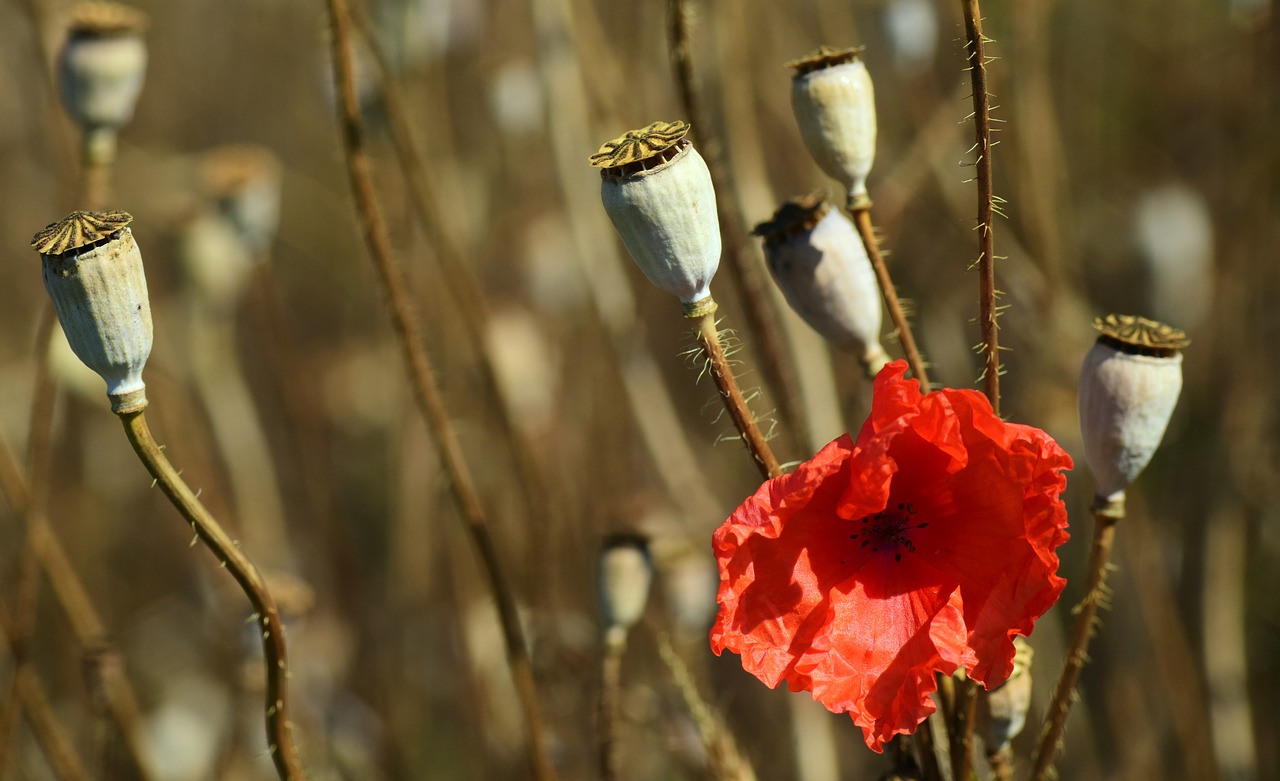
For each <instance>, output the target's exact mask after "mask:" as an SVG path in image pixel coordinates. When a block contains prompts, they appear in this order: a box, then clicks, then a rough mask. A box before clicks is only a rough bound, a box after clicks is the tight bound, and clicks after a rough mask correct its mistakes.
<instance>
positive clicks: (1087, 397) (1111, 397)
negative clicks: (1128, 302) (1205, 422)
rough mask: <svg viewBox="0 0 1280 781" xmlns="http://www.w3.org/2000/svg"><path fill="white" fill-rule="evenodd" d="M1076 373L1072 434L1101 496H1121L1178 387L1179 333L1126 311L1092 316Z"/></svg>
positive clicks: (1153, 443) (1154, 441)
mask: <svg viewBox="0 0 1280 781" xmlns="http://www.w3.org/2000/svg"><path fill="white" fill-rule="evenodd" d="M1094 328H1097V329H1098V330H1099V331H1100V332H1101V335H1100V336H1099V337H1098V341H1097V342H1096V343H1095V344H1094V345H1093V347H1092V348H1091V349H1090V350H1089V353H1088V354H1087V355H1086V356H1085V359H1084V366H1083V368H1081V370H1080V399H1079V402H1080V434H1081V437H1082V439H1083V440H1084V455H1085V460H1086V461H1087V462H1088V463H1089V470H1090V471H1091V472H1093V477H1094V480H1095V481H1096V483H1097V494H1098V496H1099V497H1100V498H1102V499H1107V500H1115V499H1118V498H1122V497H1123V495H1124V491H1125V489H1126V488H1127V487H1128V486H1129V484H1130V483H1132V482H1133V480H1134V479H1135V478H1136V477H1137V476H1138V474H1139V473H1140V472H1142V470H1143V468H1145V467H1146V465H1147V463H1148V462H1149V461H1151V456H1152V455H1153V454H1154V453H1155V451H1156V448H1157V447H1159V445H1160V440H1161V439H1162V438H1163V437H1164V431H1165V427H1167V426H1168V425H1169V418H1170V416H1172V415H1173V408H1174V406H1175V405H1177V403H1178V394H1179V392H1180V391H1181V390H1182V354H1181V353H1180V352H1179V350H1181V349H1182V348H1183V347H1186V346H1187V345H1188V344H1190V342H1189V341H1188V340H1187V337H1186V334H1184V333H1183V332H1182V331H1179V330H1177V329H1174V328H1170V327H1169V326H1167V325H1163V324H1161V323H1157V322H1154V321H1151V320H1147V319H1146V318H1142V317H1133V316H1129V315H1108V316H1107V317H1106V318H1097V319H1096V320H1094Z"/></svg>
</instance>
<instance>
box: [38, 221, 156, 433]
mask: <svg viewBox="0 0 1280 781" xmlns="http://www.w3.org/2000/svg"><path fill="white" fill-rule="evenodd" d="M132 220H133V217H131V216H130V215H128V214H127V213H125V212H72V213H71V214H69V215H67V216H66V217H65V218H63V219H62V220H61V221H60V222H56V223H54V224H52V225H50V226H48V227H47V228H45V229H44V230H42V231H40V232H39V233H37V234H36V236H35V238H33V239H32V240H31V247H32V249H34V250H35V251H36V252H39V253H40V257H41V259H42V260H43V266H44V286H45V289H46V290H47V291H49V297H50V298H51V299H53V307H54V309H55V310H56V311H57V313H58V321H59V322H61V323H62V330H63V331H64V332H65V333H66V335H67V342H68V343H70V345H71V349H72V351H73V352H75V354H76V356H77V357H79V358H80V360H81V361H84V363H85V365H86V366H88V367H89V368H90V369H93V370H94V371H95V372H97V373H98V375H99V376H101V377H102V379H103V380H105V381H106V383H107V396H108V397H109V398H110V399H111V409H112V411H114V412H117V413H121V414H123V413H125V412H134V411H137V410H140V409H142V408H143V407H145V406H146V405H147V396H146V390H145V386H144V384H143V382H142V367H143V366H144V365H145V364H146V362H147V357H148V356H149V355H150V354H151V336H152V335H151V303H150V301H149V300H148V298H147V279H146V276H145V275H144V274H143V270H142V253H140V252H139V251H138V245H137V244H136V243H135V242H134V240H133V233H132V231H130V230H129V228H128V225H129V223H130V222H131V221H132Z"/></svg>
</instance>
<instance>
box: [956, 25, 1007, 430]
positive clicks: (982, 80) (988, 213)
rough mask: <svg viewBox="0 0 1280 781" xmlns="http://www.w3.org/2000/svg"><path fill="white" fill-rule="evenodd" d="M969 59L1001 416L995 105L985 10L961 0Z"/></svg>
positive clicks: (982, 279) (986, 330) (982, 254)
mask: <svg viewBox="0 0 1280 781" xmlns="http://www.w3.org/2000/svg"><path fill="white" fill-rule="evenodd" d="M961 5H962V6H963V7H964V32H965V38H966V48H967V49H968V55H967V56H968V60H969V81H970V84H971V85H972V87H973V129H974V136H975V145H974V149H975V151H976V154H977V155H978V157H977V160H975V161H974V165H975V166H977V183H978V304H979V312H978V324H979V327H980V328H981V329H982V349H983V354H984V356H985V361H984V366H983V369H982V379H983V391H984V392H985V393H986V394H987V399H989V400H990V401H991V408H992V409H993V410H995V413H996V414H997V415H999V414H1000V338H999V328H998V327H997V325H996V314H997V311H996V272H995V267H996V256H995V235H994V229H995V225H994V221H995V209H994V206H993V202H992V192H991V186H992V184H991V102H990V95H989V94H988V93H987V55H986V52H985V51H984V48H983V47H984V45H985V43H986V41H987V39H986V38H985V37H984V36H983V35H982V11H981V10H980V9H979V8H978V0H961Z"/></svg>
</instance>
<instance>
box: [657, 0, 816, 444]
mask: <svg viewBox="0 0 1280 781" xmlns="http://www.w3.org/2000/svg"><path fill="white" fill-rule="evenodd" d="M668 13H669V16H670V18H669V22H670V28H671V29H670V33H669V36H668V46H669V51H670V57H671V65H672V67H673V68H674V69H675V75H676V83H677V86H678V87H679V90H680V103H681V106H682V107H683V108H684V111H685V114H686V115H687V116H688V117H689V124H690V125H692V126H693V132H694V133H695V134H696V136H697V138H698V149H699V151H700V153H701V154H702V158H703V159H704V160H705V161H706V163H707V170H708V171H710V173H711V184H712V186H713V187H714V188H715V191H716V212H717V214H718V215H719V219H720V236H721V239H722V241H723V242H724V258H725V259H726V260H728V261H729V267H730V269H731V270H732V272H733V273H731V274H729V278H730V279H731V280H732V281H733V284H734V285H735V289H736V291H737V293H738V296H739V297H740V298H741V299H742V306H743V310H744V314H745V316H746V319H747V327H748V329H749V331H750V333H751V335H752V336H753V337H755V342H756V344H757V345H758V346H759V348H760V357H761V361H762V364H763V366H762V368H763V370H764V374H765V378H766V379H767V380H768V383H769V387H770V388H772V389H773V391H774V392H775V393H776V394H777V398H778V407H779V409H780V410H781V412H782V417H783V419H784V420H785V421H786V423H787V424H788V425H789V426H790V427H791V429H792V434H793V435H794V437H795V440H796V441H797V442H809V440H810V436H809V420H808V415H807V414H806V412H805V408H804V403H803V400H802V399H801V395H800V389H799V387H798V385H797V383H796V376H795V367H794V366H793V365H792V363H791V360H790V359H789V357H788V355H787V352H786V350H785V349H784V347H783V340H782V336H781V334H780V333H779V329H778V324H777V320H776V318H775V316H774V312H773V310H772V309H771V308H770V306H769V301H768V299H767V297H766V295H765V287H764V285H765V283H764V281H763V279H762V276H763V275H762V274H761V272H760V268H761V265H760V264H759V263H758V262H756V260H755V258H754V257H752V254H751V251H750V248H749V246H748V243H747V241H746V239H745V236H746V235H747V228H746V220H745V219H744V218H743V216H742V212H741V210H740V209H739V208H738V201H737V199H736V198H735V197H734V192H735V190H734V186H733V181H732V177H731V176H730V174H729V170H728V166H727V165H725V158H724V149H723V145H722V144H721V142H720V139H719V138H718V137H717V136H716V135H715V134H714V132H713V125H712V122H711V117H710V116H709V113H708V111H707V108H706V107H707V101H706V98H705V96H704V95H703V94H702V89H701V84H699V82H698V80H697V77H696V75H695V73H694V66H693V47H692V44H691V42H690V37H691V27H692V15H693V14H692V8H691V7H690V2H689V0H671V2H670V6H669V8H668Z"/></svg>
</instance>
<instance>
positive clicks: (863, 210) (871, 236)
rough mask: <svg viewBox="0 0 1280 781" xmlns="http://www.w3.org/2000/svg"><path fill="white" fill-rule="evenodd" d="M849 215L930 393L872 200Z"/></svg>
mask: <svg viewBox="0 0 1280 781" xmlns="http://www.w3.org/2000/svg"><path fill="white" fill-rule="evenodd" d="M849 214H850V216H852V217H853V224H854V225H856V226H857V227H858V235H859V236H861V237H862V245H863V246H864V247H866V248H867V257H868V258H870V259H871V267H872V268H873V269H875V272H876V281H877V282H879V283H880V294H881V295H882V296H884V304H885V306H886V307H887V308H888V309H889V319H890V320H892V321H893V327H894V329H896V330H897V332H898V342H899V343H901V344H902V352H903V354H904V355H906V358H907V363H908V364H909V365H910V366H911V373H912V374H914V375H915V377H916V380H917V381H918V382H919V383H920V390H921V392H923V393H928V392H929V374H928V372H926V371H925V368H924V359H923V358H921V357H920V349H919V348H918V347H916V337H915V334H913V333H912V332H911V323H909V322H908V321H907V315H906V312H904V311H903V309H902V301H901V300H900V299H899V298H898V290H897V288H895V287H894V286H893V278H892V277H890V276H889V267H888V266H886V265H885V262H884V255H883V254H881V252H880V242H878V241H876V233H875V229H874V228H872V226H871V202H870V201H866V202H863V203H857V204H854V205H853V206H852V208H850V210H849Z"/></svg>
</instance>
